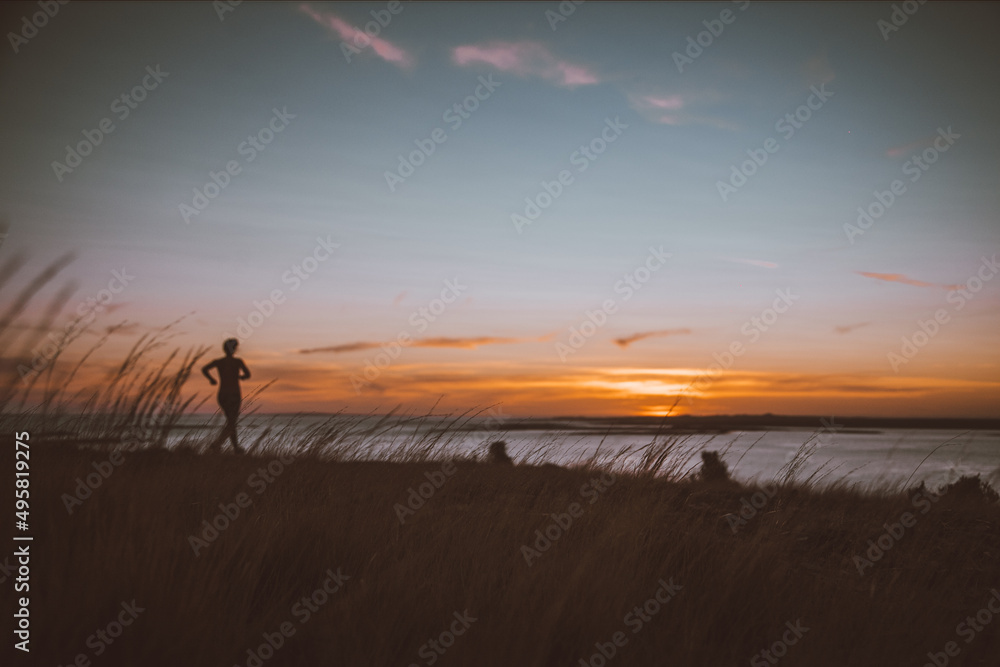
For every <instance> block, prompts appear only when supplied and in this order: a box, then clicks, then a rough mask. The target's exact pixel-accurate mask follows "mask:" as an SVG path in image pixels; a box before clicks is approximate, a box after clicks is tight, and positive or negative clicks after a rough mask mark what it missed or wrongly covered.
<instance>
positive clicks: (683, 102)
mask: <svg viewBox="0 0 1000 667" xmlns="http://www.w3.org/2000/svg"><path fill="white" fill-rule="evenodd" d="M627 97H628V102H629V106H631V107H632V108H633V109H634V110H635V111H637V112H638V113H639V114H640V115H641V116H642V117H643V118H645V119H646V120H648V121H650V122H652V123H661V124H664V125H710V126H712V127H718V128H721V129H725V130H734V129H738V128H737V127H736V125H734V124H733V123H731V122H729V121H727V120H725V119H723V118H719V117H716V116H712V115H708V114H705V113H702V112H699V111H695V110H693V109H692V108H691V107H696V106H698V105H704V104H707V103H712V102H714V101H717V100H718V99H719V98H720V96H719V95H716V94H714V93H700V94H693V93H676V92H675V93H631V94H629V95H627Z"/></svg>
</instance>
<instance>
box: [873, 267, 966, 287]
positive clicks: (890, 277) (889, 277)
mask: <svg viewBox="0 0 1000 667" xmlns="http://www.w3.org/2000/svg"><path fill="white" fill-rule="evenodd" d="M855 273H857V274H859V275H862V276H864V277H865V278H874V279H875V280H884V281H885V282H889V283H903V284H904V285H913V286H914V287H937V288H939V289H946V290H954V289H959V288H961V287H962V285H939V284H938V283H928V282H924V281H923V280H916V279H914V278H909V277H907V276H904V275H903V274H902V273H872V272H870V271H855Z"/></svg>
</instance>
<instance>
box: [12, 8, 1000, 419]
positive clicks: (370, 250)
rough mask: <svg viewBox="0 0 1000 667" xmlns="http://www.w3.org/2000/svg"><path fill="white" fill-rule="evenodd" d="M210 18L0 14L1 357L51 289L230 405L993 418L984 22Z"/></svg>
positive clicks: (33, 337)
mask: <svg viewBox="0 0 1000 667" xmlns="http://www.w3.org/2000/svg"><path fill="white" fill-rule="evenodd" d="M914 5H915V3H914ZM223 6H225V5H223V3H216V5H215V6H213V4H211V3H202V4H195V3H158V4H157V3H142V4H124V3H108V4H101V3H90V4H84V3H69V4H67V5H63V6H60V7H59V10H58V13H56V15H55V16H52V17H50V18H49V17H46V20H45V21H44V25H43V26H42V27H41V28H38V29H37V30H31V29H26V28H25V25H24V23H23V19H24V17H31V16H32V15H33V14H35V13H37V12H39V11H40V10H39V9H38V5H37V4H34V3H29V4H21V5H8V6H5V8H4V9H3V12H4V14H3V16H4V19H5V20H4V26H5V27H4V33H5V35H6V37H5V40H4V41H5V44H4V45H3V47H2V48H3V49H5V53H4V55H3V60H2V63H0V89H2V91H3V95H2V97H0V109H2V111H0V114H2V116H0V117H2V118H3V121H4V122H3V123H0V144H2V146H3V153H2V157H0V215H2V216H3V217H4V218H5V219H6V220H7V221H8V223H9V227H8V228H7V235H6V237H5V238H4V239H3V244H2V246H0V268H2V267H10V266H11V264H10V262H12V261H14V258H16V257H17V256H18V255H22V256H24V257H25V258H26V264H25V266H23V267H20V268H19V270H17V271H16V272H15V273H14V274H13V276H12V277H10V279H9V280H8V281H7V282H6V284H4V285H3V286H2V289H0V295H2V300H3V303H4V304H5V305H4V306H3V308H4V309H7V307H8V306H7V305H6V304H9V303H13V301H14V295H16V293H17V291H18V290H19V289H20V288H21V287H22V286H24V285H25V284H27V283H28V281H30V280H31V279H32V278H33V277H34V276H36V275H37V274H38V273H39V272H40V271H41V270H42V268H43V267H44V266H46V265H48V264H50V263H51V262H53V261H54V260H55V259H56V258H57V257H59V256H60V255H62V254H63V253H66V252H69V251H74V252H75V253H76V255H75V259H74V261H72V262H71V263H70V264H68V266H66V267H65V268H64V269H63V270H62V271H61V272H60V273H59V275H58V277H57V279H55V280H54V281H52V282H51V283H50V284H49V285H47V286H46V287H45V288H44V289H43V290H42V291H41V292H40V293H39V295H38V296H37V297H36V298H35V299H34V300H33V301H32V304H31V308H30V309H29V312H28V313H26V315H25V316H23V317H22V318H21V319H19V320H18V321H19V323H20V324H19V328H18V329H17V331H16V332H14V333H15V334H16V336H17V337H16V339H13V338H12V337H11V336H9V335H5V340H4V343H3V345H4V350H5V355H6V359H5V364H4V366H3V368H4V372H6V373H16V364H17V362H19V361H20V362H21V363H28V364H30V363H32V362H31V359H32V357H33V356H34V357H37V356H38V355H37V354H34V355H33V354H32V353H31V349H32V346H37V345H39V344H40V342H41V340H42V337H43V335H44V333H45V332H42V331H39V329H38V327H37V326H35V325H32V326H28V325H27V323H29V322H31V323H37V322H39V321H42V320H43V319H44V316H45V313H44V311H45V308H46V306H47V304H48V303H49V302H50V300H52V299H56V298H58V295H59V292H60V290H61V289H63V288H64V287H65V285H67V284H72V285H74V286H75V291H73V292H72V294H71V296H69V297H68V300H67V301H66V303H65V305H64V306H63V308H62V310H61V313H60V314H59V315H58V317H57V318H56V319H55V322H53V325H52V327H50V328H52V329H55V330H61V329H63V328H64V327H65V323H66V322H68V321H69V320H70V319H71V318H72V316H73V314H74V313H80V312H90V307H88V306H86V305H85V304H86V303H87V299H95V298H101V291H102V290H106V291H105V292H104V296H105V297H106V298H110V302H109V303H108V304H106V305H105V306H104V307H103V310H101V311H99V312H95V317H94V318H93V323H92V324H91V330H90V332H89V333H88V334H87V335H85V336H84V337H83V338H82V339H81V340H80V341H78V342H77V343H74V345H73V347H72V348H71V349H69V350H67V352H66V355H67V357H68V358H69V359H72V358H73V357H74V356H77V357H78V356H79V355H80V354H82V353H83V351H84V350H85V349H86V348H87V346H88V344H89V343H92V342H94V341H96V340H97V338H98V336H99V334H100V333H102V332H103V331H104V330H106V328H107V327H109V326H112V325H115V324H119V323H121V322H123V321H124V322H127V323H128V325H127V326H124V327H122V328H120V329H119V330H118V331H117V333H115V334H114V335H113V336H112V337H111V339H110V340H109V342H108V343H107V344H106V345H105V346H104V347H103V348H101V350H100V352H99V353H98V354H96V355H95V356H94V357H93V358H92V359H90V360H88V362H87V365H86V367H85V369H84V373H83V375H82V376H81V379H82V380H83V381H84V382H99V381H100V378H101V375H100V374H101V373H104V372H106V371H107V370H108V369H109V368H111V366H112V365H113V363H114V362H115V361H119V360H120V359H121V358H122V357H123V355H124V354H125V352H126V351H127V349H128V347H129V346H131V345H132V343H134V341H135V339H136V337H137V336H138V335H139V334H141V333H142V332H146V331H149V330H151V329H154V328H156V327H161V326H163V325H165V324H167V323H169V322H172V321H174V320H176V319H178V318H181V317H184V319H183V320H182V321H181V322H180V323H178V324H177V325H176V326H175V329H176V331H177V332H178V334H179V335H177V336H176V337H175V338H174V339H172V341H171V344H172V345H176V346H180V347H182V348H184V349H188V348H191V347H195V346H199V345H210V346H211V352H210V355H211V357H215V356H220V355H221V343H222V341H223V339H224V338H226V337H227V336H231V335H236V336H237V337H239V338H240V339H241V345H240V351H239V356H241V357H243V358H244V359H245V360H246V362H247V364H248V366H249V367H250V369H251V371H252V372H253V379H252V380H251V381H249V382H248V383H247V387H248V389H252V387H253V386H255V385H256V384H258V383H263V382H268V381H271V380H275V382H274V384H273V385H272V386H271V387H270V388H268V390H267V391H266V392H265V394H264V396H263V399H262V403H261V407H262V409H264V410H274V411H297V410H310V411H330V412H332V411H336V410H341V409H344V410H347V411H349V412H368V411H371V410H389V409H391V408H393V407H395V406H396V405H400V404H401V405H404V406H407V407H410V408H414V409H422V408H427V407H430V406H431V405H433V404H434V403H435V402H436V401H438V400H440V403H439V408H444V409H448V410H462V409H467V408H477V407H479V408H483V407H486V406H489V405H493V404H498V403H499V404H502V405H503V410H504V412H505V413H508V414H512V415H525V416H528V415H535V416H544V415H612V414H649V415H653V414H663V413H664V412H665V411H666V410H667V409H668V408H670V406H672V405H674V404H675V403H676V407H675V408H674V413H675V414H723V413H764V412H772V413H776V414H778V413H780V414H820V415H842V416H846V415H885V416H962V417H965V416H968V417H973V416H976V417H995V416H997V409H996V406H997V405H1000V345H998V343H1000V277H998V276H997V273H998V272H1000V267H998V266H997V265H996V263H995V258H996V256H997V254H998V252H1000V217H998V214H1000V182H998V173H1000V171H998V168H997V165H998V158H1000V130H998V125H997V119H998V118H1000V94H998V88H997V85H996V83H997V74H996V65H997V63H998V62H1000V42H998V40H997V39H996V35H995V30H996V26H997V25H998V23H1000V7H998V6H997V5H996V4H989V3H981V4H962V3H949V4H934V3H927V4H924V5H915V6H916V7H918V9H916V11H915V13H913V14H912V15H905V14H897V15H896V16H895V21H896V23H897V24H899V25H898V29H896V28H897V25H896V24H894V23H893V20H894V18H893V6H892V5H891V4H888V3H886V4H882V3H850V4H840V3H823V4H813V3H809V4H792V3H780V4H767V3H757V2H751V3H746V2H738V3H713V4H693V3H692V4H687V3H671V4H653V3H642V4H631V3H621V2H617V3H598V2H587V3H584V4H581V5H579V6H575V9H574V10H573V11H572V13H569V11H568V7H570V6H572V5H571V3H563V5H560V4H559V3H555V2H550V3H541V4H521V3H503V4H478V3H477V4H450V3H449V4H445V3H440V4H439V3H429V4H410V3H403V4H401V5H397V4H395V3H370V4H353V3H351V4H337V5H328V4H322V3H286V4H269V3H249V2H247V3H242V4H239V5H237V6H235V7H228V6H226V7H227V10H226V11H221V10H220V9H219V8H220V7H223ZM561 6H562V7H563V11H564V12H565V13H566V14H568V15H566V16H563V15H562V14H560V13H559V12H560V7H561ZM908 6H909V5H908ZM393 12H395V13H393ZM380 19H381V21H382V22H383V23H385V25H381V24H379V23H378V21H379V20H380ZM904 19H905V22H904ZM29 21H30V19H29ZM880 22H881V23H880ZM366 23H368V24H369V25H370V26H374V27H377V29H378V34H377V36H376V37H374V38H372V39H368V38H367V37H365V38H358V35H359V34H363V33H359V32H357V31H358V29H359V28H360V29H361V30H364V29H365V24H366ZM887 26H889V27H887ZM370 30H371V32H373V33H374V31H375V29H374V28H371V27H370ZM713 32H714V33H717V34H713ZM26 34H30V35H33V36H30V38H25V37H23V35H26ZM12 35H14V37H12ZM18 35H20V36H18ZM689 38H690V39H689ZM699 42H700V44H699ZM352 45H353V46H352ZM130 91H131V92H130ZM123 95H127V97H125V98H123V97H122V96H123ZM477 96H478V97H477ZM140 98H141V99H140ZM796 114H798V116H796ZM105 119H107V120H105ZM102 128H103V129H102ZM92 144H96V145H92ZM78 147H79V148H78ZM71 150H72V151H75V152H77V153H81V154H82V153H87V155H85V156H84V155H81V156H80V157H79V159H77V158H76V157H75V156H74V155H68V152H70V151H71ZM754 159H756V160H757V162H754V161H753V160H754ZM401 163H402V164H401ZM73 165H75V166H73ZM227 169H228V170H229V171H228V172H227ZM741 170H742V172H741ZM213 174H214V181H213ZM746 174H749V175H746ZM894 181H897V182H896V183H895V185H893V183H894ZM220 186H224V187H220ZM196 191H197V192H196ZM890 200H891V202H890ZM536 207H537V208H536ZM859 207H860V208H861V209H862V211H867V212H868V213H869V214H870V215H871V218H869V219H862V221H861V224H860V225H859V222H858V219H859ZM109 284H110V285H111V286H112V287H113V288H114V291H113V292H112V290H110V289H108V288H109ZM278 291H280V294H278ZM275 295H277V296H278V298H277V299H275V302H271V301H270V299H272V297H273V296H275ZM265 302H266V303H265ZM261 311H263V313H262V314H253V313H260V312H261ZM588 313H589V316H588ZM935 317H937V318H938V319H937V321H935ZM240 318H242V320H243V321H246V322H247V324H246V325H244V326H241V325H240ZM921 321H923V322H924V329H923V330H922V329H921V324H920V322H921ZM591 322H593V324H591ZM585 323H587V324H585ZM574 331H577V332H580V333H579V334H575V333H574ZM925 332H926V333H925ZM929 333H933V335H928V334H929ZM904 339H906V340H907V341H910V342H909V343H904ZM394 341H399V342H402V343H403V345H400V346H399V347H398V348H395V347H392V345H391V343H392V342H394ZM910 343H913V347H912V348H909V347H908V346H909V345H910ZM22 350H27V352H25V353H24V356H21V357H15V355H16V353H17V352H20V351H22ZM733 351H737V352H738V354H733V353H732V352H733ZM380 354H381V355H382V357H381V358H380V357H379V355H380ZM386 362H387V363H386ZM376 364H379V365H381V366H383V368H378V369H376V368H375V365H376ZM713 364H715V366H714V367H713ZM720 365H722V366H725V368H723V369H719V366H720ZM366 367H368V369H369V370H368V375H367V376H366V374H365V371H366ZM352 378H353V379H352ZM191 382H192V383H191V385H190V388H191V389H192V390H198V391H199V392H202V393H204V394H206V395H207V394H208V393H209V392H210V391H211V389H212V388H211V387H209V386H208V384H207V383H206V382H204V381H203V379H202V378H201V377H197V378H193V379H192V381H191ZM246 391H247V390H245V393H246ZM678 396H680V398H678Z"/></svg>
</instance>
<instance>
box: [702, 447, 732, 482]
mask: <svg viewBox="0 0 1000 667" xmlns="http://www.w3.org/2000/svg"><path fill="white" fill-rule="evenodd" d="M698 479H700V480H701V481H703V482H728V481H730V479H729V469H728V468H727V467H726V464H725V463H723V462H722V459H721V458H719V452H702V453H701V472H699V473H698Z"/></svg>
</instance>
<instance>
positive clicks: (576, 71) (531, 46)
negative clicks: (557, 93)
mask: <svg viewBox="0 0 1000 667" xmlns="http://www.w3.org/2000/svg"><path fill="white" fill-rule="evenodd" d="M451 59H452V61H453V62H454V63H455V64H456V65H461V66H463V67H465V66H469V65H475V64H478V63H483V64H486V65H491V66H493V67H495V68H496V69H498V70H500V71H501V72H510V73H512V74H516V75H518V76H535V77H538V78H541V79H545V80H546V81H551V82H552V83H555V84H556V85H558V86H565V87H567V88H574V87H576V86H588V85H592V84H595V83H600V78H599V77H598V76H597V74H595V73H594V72H592V71H591V70H590V69H588V68H587V67H585V66H583V65H577V64H574V63H571V62H569V61H566V60H562V59H560V58H557V57H556V56H554V55H552V53H551V52H550V51H549V50H548V48H547V47H546V46H545V45H543V44H541V43H539V42H502V41H493V42H487V43H484V44H467V45H464V46H458V47H455V48H454V49H452V52H451Z"/></svg>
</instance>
